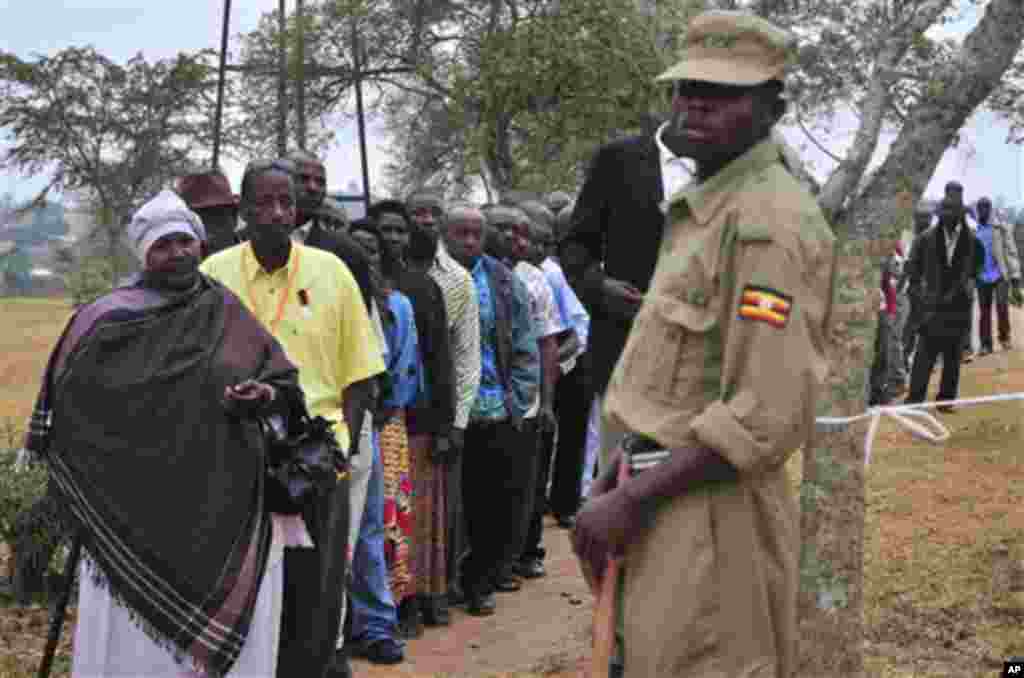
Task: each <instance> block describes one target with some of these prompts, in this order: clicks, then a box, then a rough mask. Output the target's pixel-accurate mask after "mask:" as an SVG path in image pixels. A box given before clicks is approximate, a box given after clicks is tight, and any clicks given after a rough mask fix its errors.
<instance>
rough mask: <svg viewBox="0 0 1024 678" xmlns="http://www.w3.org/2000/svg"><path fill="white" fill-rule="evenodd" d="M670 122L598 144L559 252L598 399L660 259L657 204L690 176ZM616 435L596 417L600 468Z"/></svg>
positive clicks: (660, 227) (661, 217)
mask: <svg viewBox="0 0 1024 678" xmlns="http://www.w3.org/2000/svg"><path fill="white" fill-rule="evenodd" d="M679 129H681V126H679V125H677V124H676V120H675V118H674V117H673V119H671V120H669V121H668V122H666V123H664V124H663V125H661V127H659V128H658V130H657V131H656V132H655V133H654V134H653V135H651V134H647V135H641V136H632V137H628V138H625V139H620V140H617V141H613V142H611V143H609V144H607V145H605V146H603V147H601V148H600V149H599V150H598V151H597V153H596V155H595V156H594V159H593V161H592V163H591V165H590V168H589V171H588V173H587V178H586V181H585V182H584V184H583V189H582V190H581V191H580V194H579V196H578V198H577V200H576V205H575V208H574V210H573V214H572V220H571V223H570V226H569V231H568V234H567V235H566V236H565V238H563V239H562V242H561V243H560V247H559V256H560V260H561V264H562V268H563V270H564V271H565V273H566V276H567V277H568V278H569V281H570V282H571V283H572V285H573V287H574V288H575V289H576V292H577V294H578V295H579V297H580V299H581V301H583V304H584V305H585V306H586V307H587V310H588V311H589V312H590V318H591V326H590V340H589V346H588V349H587V353H586V354H585V358H584V359H585V360H587V365H588V373H589V377H590V382H591V383H590V386H591V389H592V391H593V393H594V394H595V396H596V397H597V398H600V397H601V395H602V394H603V393H604V390H605V388H606V387H607V385H608V380H609V379H610V378H611V373H612V370H613V369H614V367H615V363H616V362H617V361H618V359H619V355H620V354H621V353H622V349H623V346H625V344H626V337H628V336H629V331H630V328H631V327H632V324H633V317H634V316H635V315H636V313H637V311H638V310H639V309H640V302H641V301H642V299H643V293H644V291H646V289H647V287H648V285H649V284H650V281H651V276H652V275H653V274H654V265H655V263H657V260H658V252H659V250H660V247H661V236H662V230H663V228H664V219H665V217H664V214H663V213H662V211H661V203H662V202H663V201H664V200H666V199H667V198H669V197H670V196H671V194H673V193H675V192H676V191H678V190H680V189H682V188H684V187H685V186H686V185H688V184H689V183H690V181H691V180H692V177H693V176H694V164H693V162H692V161H691V160H689V159H688V158H687V157H686V153H687V151H686V149H687V144H688V142H687V140H686V138H685V137H684V136H683V135H682V134H680V133H678V132H677V131H676V130H679ZM621 433H622V432H620V431H616V430H612V428H611V422H609V421H604V420H603V421H602V422H601V453H600V463H599V465H600V467H601V468H604V466H605V465H606V463H607V458H608V454H609V453H610V452H611V451H612V450H613V449H614V448H615V446H616V445H617V444H618V442H619V440H618V439H619V437H621V435H620V434H621Z"/></svg>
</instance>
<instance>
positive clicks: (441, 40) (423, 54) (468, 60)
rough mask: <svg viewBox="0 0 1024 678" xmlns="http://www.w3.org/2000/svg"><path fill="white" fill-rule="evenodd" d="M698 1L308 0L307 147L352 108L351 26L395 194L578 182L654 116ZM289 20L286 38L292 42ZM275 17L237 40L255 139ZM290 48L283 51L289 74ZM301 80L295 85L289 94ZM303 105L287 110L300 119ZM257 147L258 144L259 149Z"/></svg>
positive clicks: (267, 95) (270, 73)
mask: <svg viewBox="0 0 1024 678" xmlns="http://www.w3.org/2000/svg"><path fill="white" fill-rule="evenodd" d="M703 5H704V3H703V2H701V0H687V1H684V2H676V3H667V2H643V3H638V2H636V1H635V0H506V1H504V2H489V1H484V0H449V1H447V2H436V1H434V2H431V1H428V0H402V1H395V0H326V1H324V2H319V3H312V2H309V3H307V9H306V11H307V15H306V20H305V22H304V24H305V26H304V27H305V36H306V43H305V50H304V51H305V54H306V63H307V65H308V68H307V69H306V73H307V87H306V110H307V118H308V120H309V123H310V124H309V135H308V136H309V138H308V140H307V146H308V147H309V148H314V149H323V148H324V147H326V145H327V144H328V143H330V141H331V139H332V134H331V130H330V125H329V124H328V121H335V120H337V116H338V114H343V115H349V114H351V112H352V98H351V96H350V95H351V92H352V85H353V62H354V59H353V53H352V47H353V37H352V34H353V29H354V30H355V32H356V33H357V35H358V38H359V42H360V45H361V49H360V54H359V56H360V59H359V61H360V64H361V71H362V73H363V76H364V81H365V83H366V87H364V90H365V91H366V93H367V106H368V109H369V110H370V112H371V113H373V112H379V113H383V115H384V118H385V119H386V121H387V122H388V127H389V130H390V132H391V134H392V137H393V142H394V143H393V144H392V146H391V151H392V154H393V155H394V156H395V157H396V161H395V162H394V163H393V164H392V165H391V166H390V167H389V174H390V179H391V182H392V186H393V188H394V189H395V191H394V192H396V193H399V194H404V193H405V192H408V191H409V190H411V189H412V188H414V187H416V186H419V185H423V184H425V183H442V184H444V185H445V187H446V188H448V189H449V191H450V193H452V194H453V195H457V194H459V193H463V192H465V191H466V190H468V189H469V188H470V187H471V186H472V185H473V184H476V183H478V180H479V179H480V178H483V179H484V182H485V184H487V185H488V188H492V189H495V190H497V191H499V192H502V191H505V190H507V189H511V188H518V189H524V190H531V189H541V190H544V191H547V190H550V189H551V188H554V187H562V188H570V189H572V188H574V187H575V186H576V184H577V182H578V179H579V177H580V173H581V170H582V168H583V166H584V165H585V163H586V161H587V160H588V159H589V157H590V155H591V154H592V153H593V151H594V149H595V148H596V147H597V146H598V145H600V144H602V143H604V142H606V141H608V140H609V139H610V138H612V137H615V136H619V135H621V134H623V133H626V132H629V131H633V130H639V129H641V128H642V127H644V126H645V125H648V126H649V125H650V124H651V113H652V112H655V111H659V110H660V109H661V108H662V107H663V103H664V102H663V101H662V99H661V96H660V93H659V92H658V90H657V88H656V87H655V86H654V84H653V82H652V80H653V78H654V77H655V76H656V75H657V74H658V73H659V72H661V71H662V70H663V69H664V68H665V67H667V66H668V65H670V64H671V63H673V62H674V61H675V49H676V46H677V45H678V43H679V39H680V37H681V35H682V31H683V29H684V27H685V24H686V20H687V18H688V17H689V15H690V14H692V12H693V11H694V9H695V8H700V7H702V6H703ZM296 29H297V25H296V21H295V19H294V17H289V20H288V24H287V31H288V34H287V35H286V36H285V42H286V43H287V44H288V45H289V46H291V47H294V46H295V41H296V40H297V30H296ZM280 37H281V36H280V35H279V29H278V20H277V16H276V14H275V13H268V14H266V15H264V17H263V20H262V21H261V23H260V26H259V28H258V29H257V30H256V31H254V32H252V33H250V34H247V35H245V36H244V37H243V61H245V62H247V63H248V64H249V65H250V66H252V68H253V70H252V71H251V72H250V73H247V75H246V76H245V77H244V79H243V84H244V91H245V94H244V95H243V96H242V97H240V100H241V101H242V102H244V103H243V104H242V107H241V117H240V119H241V120H244V121H245V122H244V125H243V126H244V127H246V128H247V129H248V130H249V133H248V137H249V138H248V141H247V142H246V143H247V145H248V146H249V147H250V148H257V147H258V148H260V149H261V150H264V151H267V150H271V149H270V148H268V147H269V146H271V145H272V139H273V138H274V135H275V130H274V125H275V124H276V120H277V111H276V101H277V94H276V87H277V83H276V79H275V78H274V75H275V74H274V69H276V64H277V58H278V57H277V49H278V45H279V43H280ZM294 52H295V50H294V49H292V50H290V52H289V70H290V72H291V74H292V75H293V76H294V74H295V73H296V66H297V64H296V63H295V59H294ZM294 85H295V83H294V80H290V81H289V83H288V87H289V88H290V89H289V94H288V97H289V101H290V102H291V103H294V89H293V88H294ZM295 115H296V111H295V108H294V106H292V107H290V109H289V112H288V116H289V117H288V125H289V128H290V129H294V127H295V123H296V122H297V121H296V119H295ZM261 144H262V145H261Z"/></svg>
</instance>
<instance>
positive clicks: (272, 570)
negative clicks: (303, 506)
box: [71, 515, 312, 678]
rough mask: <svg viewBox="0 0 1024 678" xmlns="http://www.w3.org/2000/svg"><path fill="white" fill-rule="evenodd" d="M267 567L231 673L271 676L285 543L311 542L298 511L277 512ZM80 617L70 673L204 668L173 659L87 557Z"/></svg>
mask: <svg viewBox="0 0 1024 678" xmlns="http://www.w3.org/2000/svg"><path fill="white" fill-rule="evenodd" d="M273 518H274V520H273V538H272V542H271V547H270V555H269V557H268V559H267V569H266V572H265V573H264V575H263V581H262V582H261V583H260V590H259V594H258V595H257V597H256V609H255V610H254V611H253V618H252V624H251V626H250V628H249V635H248V637H247V638H246V641H245V645H244V647H243V648H242V653H241V654H240V655H239V656H238V661H236V662H235V665H234V666H233V667H232V669H231V671H230V672H229V673H228V674H227V675H228V676H229V677H230V678H273V676H274V673H275V671H276V669H277V646H278V641H279V639H280V636H281V610H282V605H283V600H284V547H285V546H293V545H294V546H300V545H301V546H312V541H311V540H310V539H309V535H308V533H307V532H306V529H305V524H304V523H302V522H301V521H302V519H301V518H300V517H298V516H294V517H292V516H288V517H285V516H278V515H274V516H273ZM296 520H297V521H299V523H300V524H299V525H296V524H294V521H296ZM78 587H79V588H78V622H77V623H76V625H75V639H74V656H73V659H72V665H71V667H72V668H71V676H72V678H100V677H106V676H123V677H124V678H139V677H141V676H145V677H146V678H198V677H199V676H201V674H198V673H196V672H195V671H192V670H190V669H189V668H188V667H187V666H183V665H181V664H178V663H176V662H175V661H174V658H173V657H172V656H171V654H170V653H169V652H168V651H167V650H166V649H164V648H162V647H160V646H159V645H157V644H156V643H155V642H153V640H152V639H151V638H150V637H149V636H147V635H146V634H145V633H143V631H142V630H141V629H140V628H139V627H138V626H136V625H135V624H134V623H132V620H131V614H130V613H129V611H128V610H127V608H125V607H122V606H121V605H120V604H118V603H117V602H116V601H115V600H114V598H113V597H112V596H111V595H110V593H109V591H108V590H107V589H106V588H103V587H99V586H97V585H96V584H94V583H93V581H92V577H91V576H90V574H89V571H88V565H87V564H86V562H85V558H83V560H82V564H81V565H80V566H79V585H78Z"/></svg>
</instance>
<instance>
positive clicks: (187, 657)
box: [26, 191, 311, 677]
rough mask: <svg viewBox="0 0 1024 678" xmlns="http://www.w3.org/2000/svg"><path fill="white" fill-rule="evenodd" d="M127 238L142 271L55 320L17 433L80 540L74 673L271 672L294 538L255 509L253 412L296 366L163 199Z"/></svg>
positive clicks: (288, 392) (302, 536)
mask: <svg viewBox="0 0 1024 678" xmlns="http://www.w3.org/2000/svg"><path fill="white" fill-rule="evenodd" d="M127 235H128V244H129V246H130V247H131V248H132V250H133V251H134V252H135V253H136V255H137V256H138V258H139V260H140V261H141V263H142V265H143V271H142V273H141V275H140V276H138V278H137V279H135V280H133V281H131V282H129V283H128V284H126V285H124V286H122V287H119V288H117V289H115V290H114V291H112V292H111V293H110V294H108V295H106V296H104V297H102V298H100V299H98V300H97V301H95V302H93V303H92V304H89V305H87V306H85V307H83V308H81V309H79V310H78V311H77V312H76V314H75V315H74V317H73V318H72V319H71V320H70V322H69V323H68V326H67V328H66V329H65V331H64V334H63V336H62V337H61V339H60V341H59V343H58V344H57V346H56V348H55V349H54V351H53V353H52V355H51V357H50V362H49V364H48V366H47V371H46V375H45V376H44V379H43V385H42V389H41V392H40V395H39V399H38V401H37V405H36V410H35V412H34V414H33V418H32V422H31V430H30V434H29V437H28V441H27V443H26V448H27V449H28V450H29V451H30V452H32V453H34V454H35V455H37V456H38V457H40V458H41V459H42V460H43V461H44V462H45V463H46V464H47V466H48V468H49V470H50V474H51V479H52V483H51V491H53V492H54V493H55V494H56V495H57V497H56V499H57V504H58V505H59V506H60V507H61V509H62V513H63V515H62V517H63V519H64V520H65V521H66V522H67V524H68V527H69V529H70V530H72V531H73V532H74V533H75V534H77V535H79V538H80V539H81V540H82V544H83V548H84V551H85V553H86V557H85V558H84V559H83V563H82V566H81V570H80V572H81V575H82V576H81V584H80V590H79V600H78V623H77V628H76V631H75V648H74V660H73V665H72V675H73V676H83V677H84V676H101V675H103V676H112V675H122V676H168V677H169V676H197V675H204V676H224V675H231V676H272V675H274V674H275V671H276V664H277V653H278V636H279V629H280V622H281V610H282V595H283V572H282V571H283V568H282V566H281V561H282V557H283V552H282V549H283V546H284V545H285V542H286V541H289V540H291V541H292V542H293V543H294V542H296V541H297V542H304V541H308V535H307V534H306V532H305V529H304V525H303V524H302V523H301V519H299V518H295V519H294V520H291V521H290V522H289V521H288V520H282V519H281V518H280V517H278V516H273V517H272V516H271V514H269V513H267V512H266V510H265V507H264V500H263V489H264V478H265V472H266V471H265V463H266V462H265V450H264V438H263V436H262V434H261V431H260V428H259V425H258V424H257V422H256V417H257V416H264V415H270V414H281V415H283V416H286V417H288V416H291V415H292V414H293V413H294V412H295V411H296V408H297V406H298V404H299V403H300V402H301V398H302V392H301V390H299V387H298V383H297V371H296V369H295V367H294V366H293V365H292V364H291V363H290V362H289V361H288V359H287V358H286V357H285V355H284V352H283V351H282V350H281V347H280V345H279V344H278V343H277V341H276V340H275V339H274V338H273V337H272V336H270V334H268V333H267V332H266V330H264V329H263V327H262V326H261V324H260V323H259V321H258V320H256V318H255V317H253V316H252V315H251V314H250V313H249V312H248V311H247V310H246V309H245V307H244V306H243V305H242V304H241V302H239V300H238V299H237V297H235V296H234V295H233V294H232V293H231V292H230V291H228V290H227V289H225V288H224V287H223V286H221V285H220V284H218V283H216V282H214V281H212V280H210V279H209V278H206V277H205V276H203V275H201V274H200V273H199V270H198V265H199V252H200V246H201V243H202V241H203V240H205V237H206V233H205V229H204V228H203V224H202V222H201V221H200V220H199V217H198V216H196V214H195V213H193V212H191V211H190V210H189V209H188V208H187V207H186V206H185V204H184V203H183V202H182V201H181V199H180V198H179V197H178V196H177V195H175V194H174V193H172V192H170V191H164V192H163V193H160V194H159V195H158V196H156V197H155V198H154V199H153V200H152V201H150V202H149V203H147V204H146V205H145V206H143V207H142V208H141V209H140V210H139V211H138V212H137V213H136V214H135V216H134V218H133V219H132V222H131V225H130V226H129V228H128V234H127ZM288 527H292V528H296V529H294V530H292V531H291V532H290V533H289V530H287V529H286V528H288ZM310 545H311V544H310Z"/></svg>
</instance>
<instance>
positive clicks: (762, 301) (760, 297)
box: [739, 285, 793, 329]
mask: <svg viewBox="0 0 1024 678" xmlns="http://www.w3.org/2000/svg"><path fill="white" fill-rule="evenodd" d="M792 310H793V297H791V296H789V295H788V294H783V293H782V292H779V291H778V290H773V289H772V288H770V287H761V286H760V285H747V286H746V287H744V288H743V294H742V295H740V312H739V316H740V317H741V318H744V319H745V320H760V321H761V322H765V323H768V324H769V325H771V326H772V327H776V328H779V329H782V328H783V327H785V326H786V323H787V322H789V314H790V312H792Z"/></svg>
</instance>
